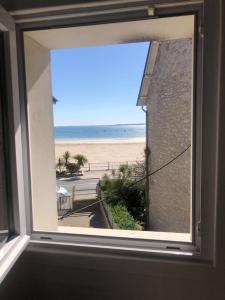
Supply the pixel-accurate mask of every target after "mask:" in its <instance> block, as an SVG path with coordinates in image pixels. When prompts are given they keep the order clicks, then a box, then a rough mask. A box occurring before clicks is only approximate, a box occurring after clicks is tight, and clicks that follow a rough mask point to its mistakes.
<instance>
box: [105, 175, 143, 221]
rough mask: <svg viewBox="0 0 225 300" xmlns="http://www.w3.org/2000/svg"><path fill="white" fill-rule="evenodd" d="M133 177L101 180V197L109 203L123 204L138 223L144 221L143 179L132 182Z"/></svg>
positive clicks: (106, 177)
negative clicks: (135, 182) (138, 181)
mask: <svg viewBox="0 0 225 300" xmlns="http://www.w3.org/2000/svg"><path fill="white" fill-rule="evenodd" d="M133 183H134V179H127V178H112V179H111V178H109V177H108V176H104V177H103V179H102V181H101V190H102V195H103V199H104V200H105V202H106V203H107V204H109V205H112V206H113V205H123V206H125V207H126V209H127V210H128V212H129V213H130V214H131V215H132V217H133V218H134V219H135V220H136V221H138V222H139V223H140V224H142V225H144V224H145V223H146V200H145V181H142V182H140V183H137V184H133Z"/></svg>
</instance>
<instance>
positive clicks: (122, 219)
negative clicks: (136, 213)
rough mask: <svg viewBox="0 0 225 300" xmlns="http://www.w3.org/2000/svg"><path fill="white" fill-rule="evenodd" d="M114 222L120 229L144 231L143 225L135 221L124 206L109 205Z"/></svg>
mask: <svg viewBox="0 0 225 300" xmlns="http://www.w3.org/2000/svg"><path fill="white" fill-rule="evenodd" d="M107 207H108V209H109V211H110V213H111V215H112V218H113V221H114V222H115V224H116V225H117V227H118V229H129V230H142V227H141V225H140V224H139V223H138V222H136V221H135V220H134V218H133V217H132V216H131V215H130V213H129V212H128V210H127V208H126V207H125V206H124V205H121V204H118V205H110V204H108V205H107Z"/></svg>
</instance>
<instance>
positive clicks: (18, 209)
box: [0, 7, 30, 283]
mask: <svg viewBox="0 0 225 300" xmlns="http://www.w3.org/2000/svg"><path fill="white" fill-rule="evenodd" d="M0 30H1V32H3V36H4V37H3V38H4V48H5V66H6V68H5V69H6V70H5V72H6V74H5V76H6V87H5V88H6V94H7V96H6V99H4V101H6V102H7V110H8V113H9V115H12V119H11V120H9V123H10V124H11V125H9V124H7V125H8V134H9V137H8V138H9V145H8V146H9V149H8V150H9V152H10V157H11V159H12V165H13V166H12V168H11V169H10V170H8V171H9V173H10V177H12V176H13V178H10V179H9V180H10V182H11V186H10V187H11V189H12V190H11V196H12V199H11V201H10V205H11V207H10V209H12V211H13V223H14V230H13V233H11V235H10V237H9V239H8V241H7V242H6V243H5V244H4V245H3V246H2V247H1V248H0V283H1V282H2V280H3V279H4V278H5V276H6V275H7V273H8V272H9V270H10V269H11V267H12V266H13V265H14V263H15V261H16V260H17V258H18V257H19V256H20V254H21V253H22V252H23V250H24V249H25V247H26V246H27V244H28V242H29V239H30V236H28V234H27V231H26V229H27V226H26V218H25V202H24V190H23V186H24V180H23V162H22V157H23V155H22V139H21V126H20V104H19V90H18V68H17V51H16V30H15V22H14V20H13V18H12V17H10V15H9V14H8V13H7V12H6V11H5V10H4V9H3V8H2V7H0Z"/></svg>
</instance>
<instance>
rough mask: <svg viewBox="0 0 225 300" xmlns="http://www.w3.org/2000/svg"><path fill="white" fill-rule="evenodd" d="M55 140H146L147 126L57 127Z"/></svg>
mask: <svg viewBox="0 0 225 300" xmlns="http://www.w3.org/2000/svg"><path fill="white" fill-rule="evenodd" d="M54 132H55V139H65V140H70V139H72V140H85V139H86V140H91V139H130V138H144V137H145V135H146V125H145V124H123V125H92V126H89V125H87V126H56V127H55V128H54Z"/></svg>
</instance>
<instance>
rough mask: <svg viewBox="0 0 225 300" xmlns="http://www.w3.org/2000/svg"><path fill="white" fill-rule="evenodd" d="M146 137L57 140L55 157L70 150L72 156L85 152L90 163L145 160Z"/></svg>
mask: <svg viewBox="0 0 225 300" xmlns="http://www.w3.org/2000/svg"><path fill="white" fill-rule="evenodd" d="M144 149H145V138H129V139H90V140H85V139H84V140H72V139H71V140H66V139H56V140H55V158H56V160H57V159H58V158H59V157H61V156H62V154H63V153H64V152H65V151H69V152H70V154H71V155H72V156H74V155H76V154H83V155H85V156H86V157H87V159H88V162H89V163H106V162H121V163H124V162H126V161H129V162H132V161H140V160H144Z"/></svg>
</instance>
